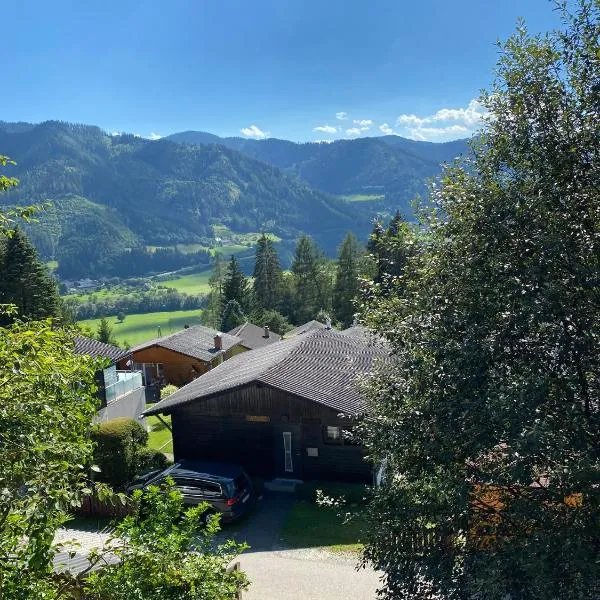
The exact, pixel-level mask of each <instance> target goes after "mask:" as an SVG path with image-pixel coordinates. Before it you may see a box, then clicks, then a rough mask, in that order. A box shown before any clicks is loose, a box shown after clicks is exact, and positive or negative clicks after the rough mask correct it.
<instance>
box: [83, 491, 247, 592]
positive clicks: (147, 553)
mask: <svg viewBox="0 0 600 600" xmlns="http://www.w3.org/2000/svg"><path fill="white" fill-rule="evenodd" d="M171 483H172V482H171ZM134 500H136V501H137V502H138V505H140V506H141V508H140V509H138V511H137V512H136V513H135V514H134V515H131V516H128V517H126V518H125V519H124V520H123V521H122V522H121V523H119V524H118V525H117V527H116V529H115V531H114V534H113V538H112V540H111V541H112V542H113V543H111V541H109V544H108V548H107V552H109V553H111V554H113V555H114V556H116V557H117V559H118V563H116V564H112V565H109V566H106V567H104V568H102V569H100V570H97V571H94V572H93V573H91V574H90V575H89V577H88V579H87V581H86V582H85V583H84V586H83V587H84V589H85V597H86V598H89V599H90V600H131V599H132V598H143V599H144V600H235V598H237V597H238V594H239V592H240V590H243V589H244V588H245V587H247V585H248V580H247V578H246V576H245V574H244V573H243V572H241V571H235V570H229V569H228V567H229V564H230V563H231V562H232V561H233V560H234V559H235V557H236V556H238V555H239V554H240V552H242V551H243V550H244V549H245V548H246V546H244V545H240V544H236V543H235V542H226V543H225V544H219V545H215V543H214V536H215V534H216V533H217V532H218V531H219V524H218V517H216V516H213V517H211V518H210V519H209V520H208V523H206V525H203V523H202V521H203V513H204V512H205V511H206V510H207V509H208V508H209V505H208V504H206V503H204V504H200V505H199V506H195V507H193V508H189V509H187V510H186V509H185V507H184V505H183V500H182V497H181V493H180V492H179V491H178V490H176V489H174V488H173V487H170V486H167V487H166V488H164V489H160V488H158V487H156V486H151V487H150V488H149V489H148V490H147V491H146V492H144V494H143V497H142V493H141V492H140V491H139V490H138V491H137V492H135V496H134ZM102 555H103V553H102V552H99V553H96V554H95V555H94V556H92V561H93V562H96V561H98V562H100V561H101V557H102Z"/></svg>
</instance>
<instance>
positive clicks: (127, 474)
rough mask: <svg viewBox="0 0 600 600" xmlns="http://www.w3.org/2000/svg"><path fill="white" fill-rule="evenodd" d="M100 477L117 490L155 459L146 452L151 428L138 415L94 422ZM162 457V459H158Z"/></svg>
mask: <svg viewBox="0 0 600 600" xmlns="http://www.w3.org/2000/svg"><path fill="white" fill-rule="evenodd" d="M92 440H93V441H94V442H95V443H96V448H95V450H94V462H95V464H96V465H97V466H98V467H99V468H100V472H99V473H97V474H96V479H97V480H98V481H102V482H104V483H108V484H109V485H111V486H112V487H113V488H114V489H115V490H120V489H123V488H125V487H126V486H127V484H128V483H129V482H130V481H131V480H132V479H133V478H134V477H135V475H136V474H138V473H139V472H140V471H141V468H142V466H143V464H142V463H149V462H151V459H150V458H149V456H148V453H147V452H146V443H147V442H148V432H147V431H146V430H145V429H144V428H143V427H142V426H141V425H140V424H139V423H138V422H137V421H136V420H134V419H129V418H126V417H122V418H119V419H112V420H110V421H104V422H103V423H99V424H98V425H96V426H94V428H93V430H92ZM156 460H158V459H156Z"/></svg>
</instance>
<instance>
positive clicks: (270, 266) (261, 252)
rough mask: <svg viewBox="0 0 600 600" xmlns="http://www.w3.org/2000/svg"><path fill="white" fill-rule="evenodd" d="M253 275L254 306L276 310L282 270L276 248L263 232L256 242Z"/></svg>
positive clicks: (279, 299)
mask: <svg viewBox="0 0 600 600" xmlns="http://www.w3.org/2000/svg"><path fill="white" fill-rule="evenodd" d="M253 276H254V282H253V284H252V288H253V292H254V302H255V304H256V307H257V308H259V309H265V310H276V309H277V307H278V306H280V302H281V278H282V272H281V267H280V266H279V256H278V255H277V250H276V249H275V246H274V245H273V242H272V241H271V239H270V238H269V237H268V236H266V235H265V234H264V233H263V234H262V235H261V237H260V238H259V239H258V242H257V244H256V257H255V261H254V274H253Z"/></svg>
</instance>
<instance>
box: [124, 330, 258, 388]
mask: <svg viewBox="0 0 600 600" xmlns="http://www.w3.org/2000/svg"><path fill="white" fill-rule="evenodd" d="M245 350H246V348H244V347H243V346H242V345H241V339H240V338H238V337H235V336H232V335H229V334H227V333H220V332H218V331H217V330H216V329H211V328H210V327H203V326H202V325H197V326H195V327H188V328H186V329H182V330H181V331H178V332H177V333H173V334H171V335H166V336H163V337H160V338H156V339H153V340H150V341H148V342H144V343H143V344H140V345H139V346H136V347H135V348H132V349H131V350H130V354H131V357H132V360H133V364H134V368H135V369H137V370H140V371H142V374H143V379H144V384H145V385H151V384H153V383H160V384H166V383H172V384H173V385H176V386H181V385H184V384H186V383H189V382H190V381H192V380H194V379H196V377H198V376H199V375H202V374H203V373H206V372H207V371H210V370H211V369H212V368H214V367H216V366H217V365H219V364H220V363H222V362H223V361H224V360H227V359H228V358H231V357H232V356H234V355H235V354H238V353H239V352H244V351H245Z"/></svg>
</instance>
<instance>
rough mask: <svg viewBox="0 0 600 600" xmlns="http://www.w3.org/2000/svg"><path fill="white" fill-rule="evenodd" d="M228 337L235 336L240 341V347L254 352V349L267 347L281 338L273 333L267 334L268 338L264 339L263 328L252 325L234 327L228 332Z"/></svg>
mask: <svg viewBox="0 0 600 600" xmlns="http://www.w3.org/2000/svg"><path fill="white" fill-rule="evenodd" d="M228 333H229V335H235V336H237V337H239V338H241V339H242V346H244V347H245V348H249V349H250V350H255V349H256V348H262V347H263V346H268V345H269V344H272V343H273V342H278V341H279V340H280V339H281V336H280V335H279V334H278V333H275V332H273V331H270V332H269V337H265V328H264V327H259V326H258V325H254V323H248V322H246V323H244V324H243V325H239V326H238V327H235V328H234V329H232V330H231V331H229V332H228Z"/></svg>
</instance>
